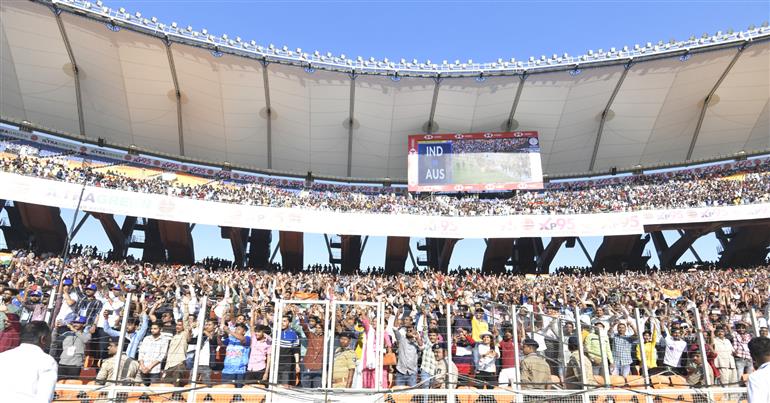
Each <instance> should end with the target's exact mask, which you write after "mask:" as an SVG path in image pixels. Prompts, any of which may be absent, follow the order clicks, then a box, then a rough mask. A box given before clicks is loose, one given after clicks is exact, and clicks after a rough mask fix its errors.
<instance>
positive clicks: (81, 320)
mask: <svg viewBox="0 0 770 403" xmlns="http://www.w3.org/2000/svg"><path fill="white" fill-rule="evenodd" d="M85 323H86V318H85V317H83V316H81V317H78V318H77V319H75V320H74V321H72V322H71V323H68V324H67V325H66V327H67V329H68V330H67V331H66V332H64V333H62V334H60V335H59V336H58V339H59V340H60V343H61V356H60V357H59V379H78V378H79V377H80V371H81V370H82V369H83V362H84V361H85V352H86V343H88V342H89V341H90V340H91V335H92V334H93V332H94V331H95V330H96V328H95V327H93V326H91V327H90V328H89V329H88V331H84V330H83V328H84V326H85Z"/></svg>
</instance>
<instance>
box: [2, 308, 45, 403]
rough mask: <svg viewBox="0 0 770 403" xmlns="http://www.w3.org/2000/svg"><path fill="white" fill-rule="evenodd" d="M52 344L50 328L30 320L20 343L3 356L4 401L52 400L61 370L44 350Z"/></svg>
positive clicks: (24, 402)
mask: <svg viewBox="0 0 770 403" xmlns="http://www.w3.org/2000/svg"><path fill="white" fill-rule="evenodd" d="M50 343H51V329H50V328H49V327H48V324H46V323H45V322H43V321H31V322H29V323H27V324H26V325H24V327H23V328H22V329H21V344H20V345H19V346H18V347H16V348H13V349H11V350H8V351H5V352H3V353H0V363H4V365H0V391H2V392H0V394H1V395H2V396H3V401H7V402H14V403H44V402H50V401H51V399H53V391H54V387H56V374H57V371H58V368H57V365H56V360H54V359H53V357H51V356H50V355H48V354H46V353H45V351H43V347H46V346H48V345H50Z"/></svg>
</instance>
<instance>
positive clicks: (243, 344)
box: [222, 323, 251, 388]
mask: <svg viewBox="0 0 770 403" xmlns="http://www.w3.org/2000/svg"><path fill="white" fill-rule="evenodd" d="M222 330H223V331H224V333H225V336H224V337H222V344H224V345H225V346H227V348H226V350H225V363H224V368H223V369H222V382H234V383H235V387H236V388H242V387H243V379H244V378H245V377H246V367H247V365H248V363H249V353H250V352H251V337H250V336H248V335H247V334H246V332H247V331H248V328H247V326H246V325H245V324H243V323H238V324H236V325H235V330H232V331H231V330H230V329H229V328H228V327H227V326H223V327H222Z"/></svg>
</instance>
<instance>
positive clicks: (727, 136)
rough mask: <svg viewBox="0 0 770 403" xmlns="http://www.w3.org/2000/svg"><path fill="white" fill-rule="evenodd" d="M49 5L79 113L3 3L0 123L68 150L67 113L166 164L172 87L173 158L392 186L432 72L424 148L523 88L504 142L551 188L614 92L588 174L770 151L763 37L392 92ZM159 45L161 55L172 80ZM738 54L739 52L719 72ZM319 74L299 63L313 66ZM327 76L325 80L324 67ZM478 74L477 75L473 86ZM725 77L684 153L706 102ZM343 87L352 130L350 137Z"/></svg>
mask: <svg viewBox="0 0 770 403" xmlns="http://www.w3.org/2000/svg"><path fill="white" fill-rule="evenodd" d="M78 4H80V3H78ZM57 5H58V6H59V7H60V9H61V10H62V13H61V19H62V24H63V27H64V31H65V32H66V33H67V37H68V38H69V43H70V45H71V49H72V54H73V58H74V60H75V62H76V64H77V65H78V70H79V76H78V78H79V81H80V86H79V89H80V93H81V101H82V102H81V109H80V111H79V110H78V102H77V97H76V86H75V81H76V80H75V75H74V73H73V69H72V66H71V64H70V57H69V56H68V54H67V48H66V46H65V42H64V40H63V39H62V35H61V33H60V32H59V27H58V24H57V20H56V17H55V14H54V13H53V11H52V10H51V9H50V8H48V7H46V6H43V5H41V4H39V3H35V2H27V1H12V2H11V1H6V2H2V3H0V69H2V71H0V84H1V85H2V97H0V118H2V119H4V120H8V121H12V122H19V121H23V120H27V121H29V122H31V123H32V124H33V126H36V127H41V128H50V129H52V130H53V131H55V132H64V133H67V134H69V135H72V136H79V135H80V134H81V128H80V123H79V121H78V115H79V112H80V113H82V116H83V126H84V132H85V134H86V136H88V137H89V138H91V139H96V138H97V137H102V138H104V139H105V140H106V141H107V142H108V143H109V144H115V145H128V144H135V145H137V146H138V147H140V148H143V149H148V150H151V151H157V152H161V153H166V154H172V155H174V154H179V153H180V127H179V124H178V119H179V117H180V116H179V114H178V113H177V101H176V94H175V87H174V81H173V74H172V73H175V74H176V77H177V79H178V85H179V89H180V94H181V121H182V126H181V129H182V130H181V138H182V139H183V141H182V146H183V148H184V155H185V156H186V157H190V158H194V159H200V160H204V161H210V162H214V163H222V162H225V161H228V162H230V163H231V164H233V165H234V166H236V167H251V168H257V169H267V168H272V169H274V170H279V171H287V172H293V173H296V174H300V175H304V174H305V173H306V172H307V171H313V173H314V174H315V175H317V176H336V177H345V176H347V175H348V162H349V161H350V167H351V172H350V176H352V177H355V178H384V177H390V178H392V179H393V180H394V181H404V180H405V179H406V171H407V162H406V154H407V149H406V143H407V136H408V135H410V134H419V133H424V132H425V130H426V127H427V126H426V123H427V122H428V120H429V118H430V112H431V105H432V103H433V95H434V89H435V88H436V78H435V77H436V76H430V75H431V74H438V73H439V72H440V73H441V80H440V84H439V91H438V96H437V99H436V105H435V107H436V109H435V115H434V121H435V123H436V124H437V127H434V128H433V131H434V132H436V133H443V132H483V131H496V130H501V129H502V128H504V125H505V123H506V121H507V120H508V118H509V115H510V112H511V109H512V107H513V104H514V100H515V98H516V93H517V91H518V89H519V88H521V97H520V100H519V102H518V104H517V106H516V108H515V113H514V116H513V118H514V120H515V122H514V123H516V126H514V129H515V130H537V131H538V132H539V133H540V140H541V146H542V150H543V156H542V157H543V158H542V161H543V167H544V169H543V170H544V172H545V173H547V174H550V175H552V176H558V175H575V174H584V173H588V172H586V171H587V170H588V169H589V166H590V161H591V157H592V155H593V151H594V145H595V144H596V139H597V134H598V131H599V125H600V122H601V118H600V117H601V113H602V111H603V110H604V108H605V106H606V105H607V103H608V102H609V100H610V98H611V95H612V93H613V91H614V90H615V88H618V92H617V96H616V97H615V98H614V100H613V102H612V104H611V105H610V111H609V113H608V114H607V118H606V122H605V125H604V129H603V132H602V135H601V138H600V141H599V147H598V149H597V153H596V156H595V157H596V161H595V165H594V169H593V170H594V172H597V173H600V172H606V171H607V170H609V169H610V168H612V167H618V168H619V169H624V168H631V167H634V166H635V165H637V164H641V165H643V166H652V165H657V164H681V163H683V162H685V161H684V160H685V159H687V154H688V151H689V149H690V145H691V143H692V142H693V139H695V140H696V141H695V144H694V147H693V153H692V158H691V159H692V160H700V159H712V158H717V157H724V156H725V155H733V154H734V153H735V152H737V151H740V150H745V151H746V152H752V153H753V152H760V151H766V150H768V149H770V133H768V132H770V116H769V115H768V113H769V112H768V103H770V63H769V61H770V34H768V32H767V30H764V28H761V29H759V30H755V31H752V32H746V33H741V35H742V36H736V35H733V36H730V37H729V38H726V39H724V38H723V39H724V41H725V42H723V41H722V40H717V42H718V43H716V44H714V43H713V39H711V38H704V39H703V40H702V41H701V40H700V39H699V40H698V42H693V43H691V46H693V47H694V48H691V49H690V50H689V51H690V53H689V54H687V57H681V56H682V55H684V54H685V53H684V52H685V49H684V47H683V46H684V45H683V44H675V45H674V46H673V47H672V49H674V48H676V50H672V51H666V49H667V47H666V46H663V47H661V48H657V47H656V48H655V49H652V47H650V48H645V49H642V50H640V51H636V50H633V51H629V52H630V53H629V52H626V53H623V54H624V55H626V56H622V55H621V56H618V54H617V53H614V54H613V55H609V56H607V55H606V54H604V55H594V56H592V57H591V60H590V61H585V60H583V61H585V62H586V63H587V64H586V65H583V64H582V62H581V70H582V71H580V72H579V73H577V74H576V71H572V72H571V71H570V70H574V68H575V67H574V65H572V64H560V63H561V62H560V61H558V60H556V61H553V60H547V61H545V62H535V63H528V62H525V63H524V65H525V67H524V69H519V68H518V67H517V68H516V70H514V69H512V68H511V69H509V70H506V72H505V74H506V75H505V76H495V74H497V73H499V72H500V70H499V69H498V68H497V67H494V66H491V67H490V65H485V64H482V65H473V66H469V67H468V69H467V70H466V69H464V68H463V69H460V68H459V67H457V66H453V67H452V68H450V67H449V66H439V67H438V68H433V69H434V70H435V72H433V73H431V72H429V71H424V72H423V73H420V74H425V75H424V76H420V77H416V76H412V75H410V74H413V73H410V72H409V71H406V70H404V71H406V73H405V75H399V76H398V77H395V76H392V74H393V73H392V71H390V70H388V69H390V68H392V67H389V66H388V67H384V66H386V65H385V64H383V63H374V64H372V63H371V62H366V61H348V60H341V59H335V58H332V59H331V60H332V62H333V63H338V64H339V65H347V64H348V63H349V65H350V66H351V67H350V68H355V74H356V78H355V80H352V79H351V76H350V73H351V72H350V71H340V70H344V68H341V67H339V68H338V67H330V68H333V69H337V71H328V70H325V68H324V67H323V59H322V63H321V66H320V67H319V66H318V65H315V64H314V65H313V68H312V69H306V67H307V64H306V63H305V62H301V63H300V62H299V59H297V60H294V59H292V61H291V62H288V61H287V60H288V59H286V55H285V54H286V53H287V52H284V51H282V50H277V49H276V50H269V49H268V50H266V52H268V53H269V54H268V53H264V52H263V53H261V54H260V53H259V52H257V53H252V50H250V49H252V48H249V49H245V48H241V49H239V50H233V49H234V48H240V47H241V44H237V43H235V41H234V42H232V43H230V42H229V40H227V41H224V40H220V38H219V37H217V38H214V40H213V41H214V42H215V43H217V44H218V45H217V46H219V48H218V51H216V52H213V53H212V51H211V43H213V42H212V41H211V40H207V39H206V37H205V36H201V35H200V34H199V35H198V36H197V39H196V37H194V36H193V35H192V34H190V33H187V31H184V32H180V31H177V32H176V34H175V33H174V32H171V31H168V30H166V31H164V29H166V28H168V27H165V28H164V27H161V26H154V25H153V23H151V22H146V21H144V20H142V21H139V20H138V19H137V18H134V17H132V18H131V22H126V21H124V20H123V19H122V18H123V17H120V18H118V21H117V24H118V25H117V27H116V26H111V27H108V26H106V25H105V22H107V21H108V20H107V19H106V18H107V17H104V16H101V15H99V12H98V11H96V9H94V8H92V9H90V10H85V9H80V11H79V13H80V12H82V13H85V14H87V15H88V17H89V18H84V17H83V16H82V15H80V14H77V15H76V14H73V13H72V12H71V8H72V7H76V5H72V4H70V3H68V2H60V3H57ZM81 6H82V4H81V5H80V6H77V7H81ZM77 7H76V8H77ZM113 11H114V10H113ZM177 34H178V35H177ZM163 35H168V36H167V37H168V38H170V41H171V43H172V45H171V47H170V52H171V54H172V59H173V62H174V70H172V69H171V65H170V63H169V58H168V53H167V49H168V48H167V46H166V44H165V38H166V37H165V36H163ZM728 36H729V35H728ZM204 41H206V42H207V43H208V44H206V45H204V44H203V42H204ZM729 41H732V42H729ZM701 42H703V44H701ZM741 43H745V44H747V45H748V46H747V48H746V49H745V51H744V52H743V53H742V54H741V56H740V57H739V58H738V59H737V61H736V63H735V64H734V65H733V67H732V69H730V70H729V71H727V66H728V65H729V64H730V62H731V61H732V60H733V58H734V56H735V55H736V54H737V49H738V46H739V45H740V44H741ZM688 46H690V45H688ZM624 52H625V51H624ZM665 52H668V54H664V53H665ZM235 53H238V54H235ZM243 53H249V54H250V55H249V57H246V56H243ZM650 53H654V56H652V55H650ZM628 55H633V57H634V63H633V64H632V66H631V68H630V70H629V71H628V73H627V75H626V77H625V79H624V80H623V81H622V82H621V85H620V86H619V87H618V86H617V85H618V82H619V80H620V78H621V75H622V72H623V63H625V62H627V60H628V59H624V57H629V56H628ZM257 56H258V57H260V58H262V57H264V58H267V59H268V65H267V67H266V69H267V74H266V76H267V82H268V88H264V77H265V73H264V71H265V67H263V65H262V63H261V61H258V60H257V59H255V58H254V57H257ZM289 56H291V55H289ZM295 56H296V55H295ZM324 57H326V56H324ZM319 58H321V56H309V57H308V58H307V59H306V60H312V62H313V63H315V62H316V59H319ZM604 58H606V60H605V59H604ZM279 59H280V60H279ZM289 59H291V57H289ZM325 60H326V62H327V64H326V66H327V67H329V66H331V64H329V63H328V62H329V60H330V59H328V57H326V59H325ZM565 60H566V61H570V60H573V59H572V58H567V59H565ZM574 60H578V59H574ZM597 62H598V63H597ZM289 63H295V64H289ZM300 64H301V65H300ZM362 66H363V67H362ZM367 66H368V67H367ZM372 66H377V67H376V68H378V69H380V70H379V71H374V70H372V69H373V67H372ZM498 67H499V65H498ZM395 68H399V69H402V68H403V67H398V66H397V67H395ZM413 68H414V67H413ZM361 69H363V70H361ZM475 69H480V70H479V72H481V71H483V72H484V75H483V78H482V77H481V76H480V74H479V73H475V71H476V70H475ZM525 71H526V73H527V78H526V80H525V81H524V82H523V83H522V82H521V80H520V77H521V74H523V73H524V72H525ZM726 71H727V73H726V74H725V72H726ZM374 74H383V75H374ZM389 74H391V75H389ZM472 74H473V75H472ZM722 75H725V78H724V80H723V81H722V82H721V84H720V85H719V87H718V88H717V90H716V92H715V96H714V97H713V98H712V102H711V104H710V105H709V107H708V109H707V110H706V113H705V115H704V119H703V121H702V125H701V129H700V131H699V132H698V134H697V138H696V137H695V134H696V127H697V122H698V119H699V117H700V115H701V110H702V105H703V100H704V99H705V98H706V96H707V95H708V93H709V92H710V91H711V90H712V88H714V86H715V85H716V84H717V82H718V80H719V78H720V77H721V76H722ZM459 76H462V77H459ZM351 82H352V83H354V85H355V91H354V99H353V100H352V102H353V119H354V120H353V123H352V126H349V124H348V120H349V118H350V113H351V99H350V95H351ZM266 93H268V94H269V95H270V98H269V104H270V107H271V112H272V113H271V114H270V115H268V113H267V106H268V102H267V99H266ZM268 116H270V119H271V120H270V121H269V122H268V120H267V118H268ZM349 127H352V148H351V154H350V157H348V141H349V139H350V137H349V134H350V133H351V131H350V129H349ZM268 143H270V144H271V146H270V147H268ZM269 156H270V158H271V162H272V163H269V162H268V159H269ZM348 158H350V159H348Z"/></svg>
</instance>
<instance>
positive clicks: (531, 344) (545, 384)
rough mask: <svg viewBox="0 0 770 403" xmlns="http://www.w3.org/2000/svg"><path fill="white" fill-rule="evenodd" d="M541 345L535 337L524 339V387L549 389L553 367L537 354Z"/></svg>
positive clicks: (522, 383) (522, 384)
mask: <svg viewBox="0 0 770 403" xmlns="http://www.w3.org/2000/svg"><path fill="white" fill-rule="evenodd" d="M539 347H540V345H539V344H538V343H537V341H536V340H535V339H530V338H526V339H524V342H523V346H522V352H523V353H524V359H523V360H522V361H521V388H522V389H548V388H549V386H550V385H549V383H550V382H551V368H550V367H549V366H548V363H547V362H546V361H545V358H543V357H541V356H539V355H538V354H537V349H538V348H539ZM527 397H531V396H527Z"/></svg>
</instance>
